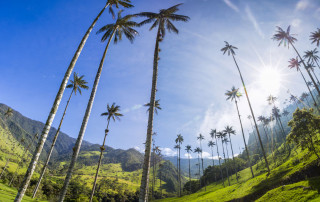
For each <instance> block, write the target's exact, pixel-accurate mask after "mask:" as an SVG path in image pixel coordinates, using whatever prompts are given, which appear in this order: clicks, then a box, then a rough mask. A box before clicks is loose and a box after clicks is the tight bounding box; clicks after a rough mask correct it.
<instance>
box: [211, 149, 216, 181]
mask: <svg viewBox="0 0 320 202" xmlns="http://www.w3.org/2000/svg"><path fill="white" fill-rule="evenodd" d="M211 157H212V169H213V170H214V159H213V147H211ZM214 180H215V182H216V181H217V174H216V173H214Z"/></svg>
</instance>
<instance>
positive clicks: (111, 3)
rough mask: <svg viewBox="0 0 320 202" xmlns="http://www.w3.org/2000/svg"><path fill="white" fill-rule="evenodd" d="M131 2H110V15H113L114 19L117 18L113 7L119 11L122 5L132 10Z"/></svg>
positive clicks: (127, 0)
mask: <svg viewBox="0 0 320 202" xmlns="http://www.w3.org/2000/svg"><path fill="white" fill-rule="evenodd" d="M130 3H131V1H130V0H108V1H107V4H109V13H111V15H112V18H113V19H114V18H115V14H114V11H113V8H112V6H113V5H114V6H115V7H116V8H117V9H119V5H121V6H122V7H124V8H132V7H133V5H132V4H130Z"/></svg>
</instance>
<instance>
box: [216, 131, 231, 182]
mask: <svg viewBox="0 0 320 202" xmlns="http://www.w3.org/2000/svg"><path fill="white" fill-rule="evenodd" d="M226 135H227V133H225V132H223V131H220V132H217V137H218V138H220V140H221V144H222V153H223V160H224V165H225V166H226V170H227V178H228V184H229V186H230V179H229V172H228V166H227V163H226V154H225V153H224V146H223V143H225V141H224V139H225V137H226Z"/></svg>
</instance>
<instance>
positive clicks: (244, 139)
mask: <svg viewBox="0 0 320 202" xmlns="http://www.w3.org/2000/svg"><path fill="white" fill-rule="evenodd" d="M235 103H236V108H237V112H238V116H239V121H240V126H241V132H242V138H243V142H244V147H245V148H246V153H247V158H248V164H249V166H250V170H251V174H252V178H254V174H253V170H252V166H251V160H250V156H249V151H248V147H247V143H246V138H245V137H244V132H243V126H242V121H241V116H240V112H239V108H238V102H237V100H235Z"/></svg>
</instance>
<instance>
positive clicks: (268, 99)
mask: <svg viewBox="0 0 320 202" xmlns="http://www.w3.org/2000/svg"><path fill="white" fill-rule="evenodd" d="M267 101H268V103H269V105H271V104H274V103H275V101H277V97H273V96H272V95H269V96H268V98H267Z"/></svg>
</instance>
